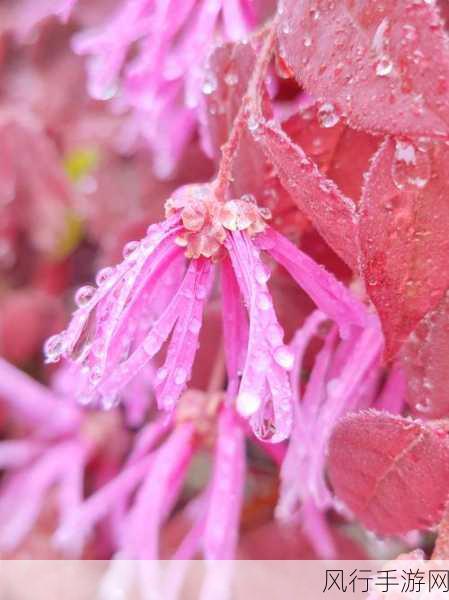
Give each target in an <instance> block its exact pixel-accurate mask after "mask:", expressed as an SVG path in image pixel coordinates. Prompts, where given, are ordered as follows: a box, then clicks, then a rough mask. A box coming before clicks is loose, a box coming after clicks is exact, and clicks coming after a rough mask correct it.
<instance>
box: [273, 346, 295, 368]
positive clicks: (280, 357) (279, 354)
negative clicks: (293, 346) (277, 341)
mask: <svg viewBox="0 0 449 600" xmlns="http://www.w3.org/2000/svg"><path fill="white" fill-rule="evenodd" d="M274 360H275V361H276V362H277V364H278V365H279V366H281V367H282V368H283V369H286V370H287V371H290V370H291V369H292V368H293V364H294V362H295V357H294V356H293V354H292V352H290V350H289V349H288V348H287V346H281V347H280V348H277V349H276V350H275V352H274Z"/></svg>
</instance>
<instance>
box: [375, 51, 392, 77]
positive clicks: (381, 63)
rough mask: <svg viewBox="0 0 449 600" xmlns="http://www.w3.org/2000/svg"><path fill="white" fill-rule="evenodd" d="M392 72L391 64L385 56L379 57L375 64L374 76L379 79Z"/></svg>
mask: <svg viewBox="0 0 449 600" xmlns="http://www.w3.org/2000/svg"><path fill="white" fill-rule="evenodd" d="M392 71H393V63H392V62H391V59H390V57H389V56H387V55H386V54H385V55H383V56H381V57H380V58H379V59H378V61H377V63H376V75H378V76H379V77H388V75H390V73H391V72H392Z"/></svg>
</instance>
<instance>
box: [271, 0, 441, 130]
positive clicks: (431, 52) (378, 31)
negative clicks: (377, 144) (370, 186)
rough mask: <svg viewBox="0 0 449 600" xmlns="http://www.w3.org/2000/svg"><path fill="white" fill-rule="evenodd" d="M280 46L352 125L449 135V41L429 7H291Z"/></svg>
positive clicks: (329, 2)
mask: <svg viewBox="0 0 449 600" xmlns="http://www.w3.org/2000/svg"><path fill="white" fill-rule="evenodd" d="M279 41H280V48H281V54H282V57H283V58H284V60H285V61H286V62H287V63H288V64H289V65H290V67H291V68H292V69H293V71H294V73H295V76H296V77H297V79H298V81H300V82H301V83H302V84H303V85H304V87H305V88H306V89H307V91H309V92H311V93H312V94H313V95H314V96H315V97H316V98H319V99H322V100H325V101H326V102H329V103H333V104H334V105H335V107H336V109H337V110H338V111H339V112H340V113H342V114H344V115H346V116H347V119H348V121H349V123H350V124H351V125H352V126H354V127H356V128H361V129H364V130H366V131H372V132H386V133H393V134H401V135H404V134H409V135H447V133H448V132H449V94H448V86H449V42H448V38H447V36H446V34H445V32H444V27H443V24H442V21H441V19H440V18H439V13H438V9H437V8H436V7H435V6H433V5H431V4H430V3H427V2H424V1H422V2H417V1H416V0H396V1H394V2H367V1H366V0H339V1H338V2H335V1H334V0H304V1H302V2H298V1H297V0H286V1H285V7H284V11H283V14H282V16H281V22H280V25H279Z"/></svg>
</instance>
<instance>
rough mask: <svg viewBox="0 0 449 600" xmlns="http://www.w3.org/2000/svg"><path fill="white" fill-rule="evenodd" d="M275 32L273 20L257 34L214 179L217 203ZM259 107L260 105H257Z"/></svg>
mask: <svg viewBox="0 0 449 600" xmlns="http://www.w3.org/2000/svg"><path fill="white" fill-rule="evenodd" d="M275 32H276V19H273V21H271V22H270V23H269V25H267V27H266V28H264V29H263V30H262V31H261V32H259V34H258V36H260V37H261V38H263V37H265V39H264V42H263V45H262V48H261V51H260V53H259V55H258V57H257V60H256V64H255V66H254V71H253V74H252V75H251V77H250V80H249V82H248V87H247V88H246V93H245V95H244V96H243V98H242V103H241V105H240V108H239V111H238V113H237V115H236V117H235V119H234V122H233V124H232V129H231V132H230V134H229V137H228V140H227V142H226V143H225V144H224V145H223V146H222V148H221V161H220V167H219V170H218V174H217V179H216V191H215V196H216V198H217V200H218V201H220V202H224V201H225V196H226V191H227V188H228V184H229V181H230V180H231V171H232V166H233V163H234V159H235V156H236V154H237V150H238V149H239V146H240V141H241V139H242V134H243V132H244V131H245V124H246V121H247V119H248V113H249V112H250V111H249V108H250V107H251V106H254V105H255V102H257V98H259V96H260V93H261V87H262V85H263V82H264V80H265V75H266V72H267V69H268V66H269V64H270V61H271V57H272V53H273V46H274V40H275ZM257 105H258V106H259V107H260V103H257Z"/></svg>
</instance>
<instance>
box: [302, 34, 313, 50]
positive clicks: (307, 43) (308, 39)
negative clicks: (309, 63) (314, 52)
mask: <svg viewBox="0 0 449 600" xmlns="http://www.w3.org/2000/svg"><path fill="white" fill-rule="evenodd" d="M311 45H312V38H311V37H310V35H305V36H304V47H305V48H310V46H311Z"/></svg>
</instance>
